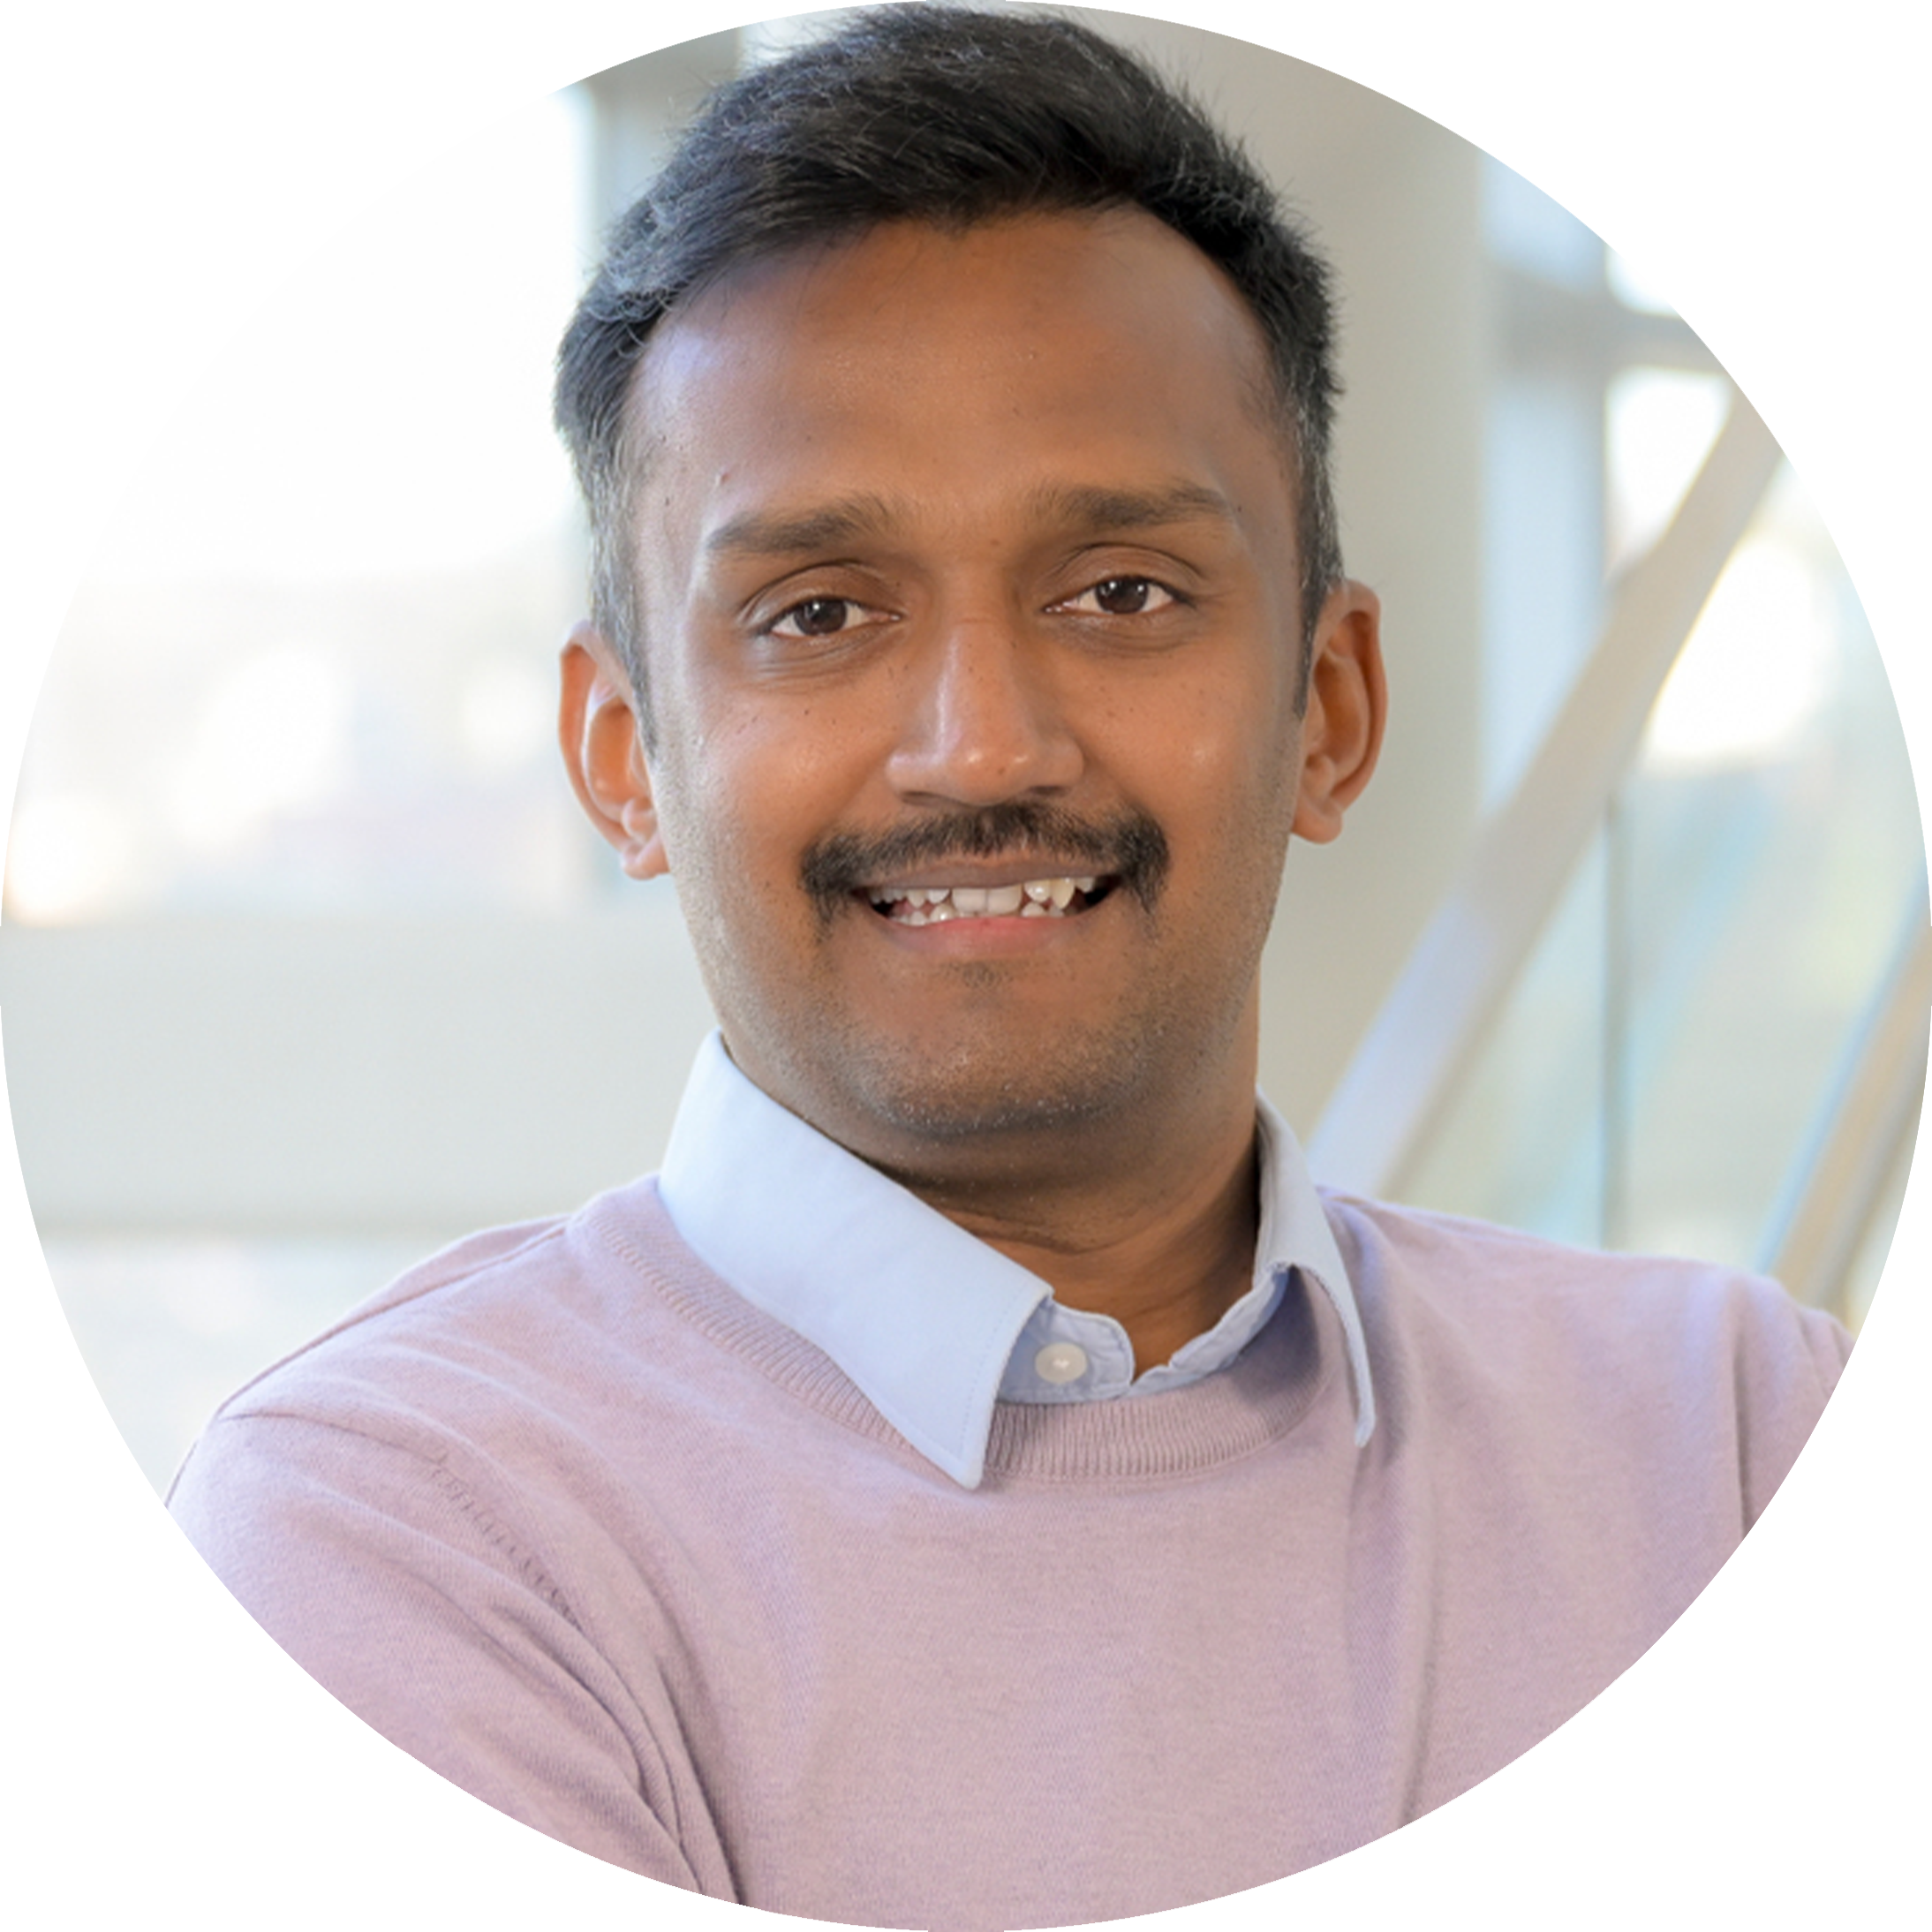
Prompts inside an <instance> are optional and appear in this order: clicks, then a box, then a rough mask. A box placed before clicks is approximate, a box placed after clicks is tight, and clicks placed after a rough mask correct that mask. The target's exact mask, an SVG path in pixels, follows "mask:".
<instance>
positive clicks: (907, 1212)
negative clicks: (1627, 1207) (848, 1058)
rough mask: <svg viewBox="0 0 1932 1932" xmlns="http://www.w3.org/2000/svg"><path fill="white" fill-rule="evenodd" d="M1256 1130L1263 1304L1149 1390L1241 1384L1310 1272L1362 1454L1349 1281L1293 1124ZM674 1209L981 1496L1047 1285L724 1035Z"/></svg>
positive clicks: (687, 1135)
mask: <svg viewBox="0 0 1932 1932" xmlns="http://www.w3.org/2000/svg"><path fill="white" fill-rule="evenodd" d="M1257 1127H1258V1132H1259V1137H1260V1145H1261V1151H1262V1160H1261V1225H1260V1231H1259V1235H1258V1239H1257V1243H1256V1250H1255V1275H1254V1286H1253V1287H1252V1288H1251V1289H1250V1290H1249V1293H1248V1294H1246V1295H1244V1296H1243V1297H1242V1298H1241V1300H1240V1301H1239V1302H1236V1303H1235V1305H1234V1307H1233V1308H1231V1309H1229V1310H1228V1311H1227V1313H1226V1316H1224V1317H1223V1318H1222V1320H1221V1321H1220V1322H1219V1323H1218V1324H1216V1326H1215V1328H1214V1329H1213V1330H1211V1331H1210V1332H1209V1333H1208V1334H1207V1335H1204V1336H1200V1337H1196V1340H1194V1341H1192V1342H1190V1343H1189V1344H1188V1346H1187V1347H1186V1348H1184V1349H1182V1350H1181V1351H1179V1352H1178V1353H1177V1354H1176V1355H1175V1357H1174V1368H1173V1370H1171V1371H1166V1370H1152V1371H1150V1373H1149V1374H1147V1375H1144V1376H1143V1377H1141V1378H1140V1381H1139V1382H1138V1383H1136V1384H1135V1385H1133V1386H1134V1387H1135V1388H1136V1389H1139V1388H1143V1386H1144V1387H1148V1388H1156V1389H1158V1388H1159V1387H1163V1386H1166V1387H1174V1386H1178V1385H1182V1384H1184V1383H1186V1382H1188V1381H1190V1380H1194V1379H1196V1378H1198V1377H1199V1376H1201V1375H1204V1374H1207V1373H1211V1372H1213V1371H1215V1370H1219V1369H1220V1368H1222V1367H1225V1366H1226V1363H1227V1362H1229V1361H1231V1360H1232V1359H1234V1356H1235V1355H1239V1354H1240V1353H1241V1349H1242V1347H1245V1345H1246V1344H1247V1342H1248V1341H1249V1340H1251V1339H1252V1336H1253V1335H1254V1333H1255V1332H1257V1330H1259V1329H1260V1328H1261V1327H1262V1326H1263V1325H1264V1324H1265V1323H1266V1321H1267V1319H1268V1317H1269V1316H1270V1315H1271V1314H1272V1312H1273V1310H1274V1309H1275V1306H1276V1305H1277V1303H1278V1302H1279V1300H1280V1298H1281V1296H1282V1294H1283V1293H1284V1292H1285V1290H1286V1287H1287V1283H1288V1280H1289V1278H1290V1275H1291V1273H1292V1272H1295V1271H1299V1272H1300V1273H1301V1275H1302V1278H1303V1279H1304V1280H1306V1281H1308V1282H1309V1283H1311V1284H1312V1285H1313V1286H1314V1287H1316V1288H1317V1289H1318V1290H1319V1291H1320V1293H1321V1294H1323V1295H1324V1297H1325V1298H1326V1299H1327V1301H1328V1302H1330V1304H1331V1305H1332V1307H1333V1309H1334V1311H1335V1314H1336V1316H1337V1317H1338V1319H1339V1320H1340V1324H1341V1329H1342V1333H1343V1336H1344V1339H1345V1341H1346V1345H1347V1355H1348V1362H1349V1369H1350V1372H1351V1375H1352V1377H1353V1380H1354V1385H1355V1441H1356V1444H1357V1445H1358V1446H1359V1445H1362V1444H1365V1443H1366V1442H1367V1441H1368V1440H1369V1438H1370V1433H1371V1432H1372V1430H1374V1427H1375V1394H1374V1390H1373V1388H1372V1386H1371V1384H1370V1375H1369V1361H1368V1350H1367V1347H1366V1344H1365V1342H1364V1340H1363V1336H1362V1317H1361V1315H1360V1312H1359V1310H1358V1309H1357V1308H1356V1305H1355V1292H1354V1289H1353V1287H1352V1286H1351V1285H1350V1282H1349V1279H1348V1271H1347V1268H1346V1267H1345V1266H1344V1264H1343V1262H1342V1258H1341V1253H1340V1249H1339V1248H1338V1247H1337V1246H1336V1244H1335V1239H1334V1236H1333V1234H1332V1233H1331V1232H1330V1230H1329V1226H1328V1219H1327V1217H1326V1215H1325V1214H1324V1211H1323V1209H1322V1204H1321V1199H1320V1196H1318V1195H1317V1193H1316V1191H1315V1188H1314V1185H1313V1183H1312V1181H1310V1180H1309V1174H1308V1168H1307V1164H1306V1163H1305V1161H1304V1160H1303V1159H1302V1151H1301V1149H1300V1147H1299V1146H1298V1145H1297V1144H1296V1143H1295V1139H1294V1135H1293V1134H1292V1133H1291V1132H1290V1131H1289V1129H1288V1127H1287V1122H1286V1121H1283V1120H1282V1119H1281V1117H1280V1115H1279V1113H1276V1112H1275V1110H1274V1109H1273V1108H1272V1106H1269V1105H1268V1103H1267V1101H1266V1100H1265V1099H1261V1098H1258V1097H1257ZM658 1191H659V1195H660V1198H661V1199H662V1201H663V1204H664V1207H665V1209H666V1211H668V1214H669V1216H670V1218H671V1221H672V1224H673V1226H675V1228H676V1229H677V1232H678V1234H679V1235H680V1236H681V1237H682V1238H683V1241H685V1242H686V1244H687V1245H688V1246H689V1247H690V1248H691V1250H692V1251H693V1253H695V1254H696V1255H697V1256H698V1259H699V1260H701V1261H702V1262H704V1263H705V1264H706V1266H707V1267H708V1268H709V1269H711V1271H712V1272H713V1273H714V1274H716V1275H718V1276H719V1277H720V1278H721V1279H723V1280H724V1281H725V1282H727V1283H728V1284H729V1286H730V1287H732V1288H734V1289H736V1292H737V1293H738V1294H741V1295H743V1298H744V1299H745V1300H746V1301H748V1302H751V1304H752V1305H753V1306H754V1307H756V1308H758V1309H763V1310H764V1311H765V1313H766V1314H767V1315H770V1316H771V1317H774V1319H775V1320H777V1321H779V1322H781V1323H782V1324H784V1325H785V1326H786V1327H788V1328H789V1329H790V1330H792V1331H793V1332H795V1333H796V1334H799V1335H802V1336H804V1338H805V1340H808V1341H810V1342H811V1343H812V1344H814V1345H815V1346H816V1347H819V1348H820V1349H822V1350H823V1351H824V1352H825V1354H826V1355H829V1356H830V1357H831V1358H832V1360H833V1361H834V1362H836V1363H837V1364H838V1366H839V1368H840V1369H841V1370H842V1371H843V1372H844V1373H845V1375H846V1376H847V1377H849V1378H850V1380H851V1381H852V1382H853V1383H854V1384H855V1385H857V1387H858V1388H859V1390H860V1391H861V1392H863V1393H864V1396H865V1397H866V1399H867V1400H869V1401H870V1402H871V1403H872V1405H873V1407H876V1408H877V1409H878V1410H879V1413H880V1414H881V1415H883V1416H884V1417H885V1418H886V1420H887V1422H889V1423H891V1424H892V1426H893V1427H894V1429H895V1430H898V1431H899V1433H900V1434H901V1435H902V1436H903V1437H904V1438H906V1440H907V1441H908V1442H909V1443H910V1444H911V1445H912V1446H913V1447H914V1448H916V1449H917V1450H918V1451H919V1453H921V1454H922V1455H924V1456H925V1457H926V1458H927V1459H928V1460H930V1461H932V1463H934V1464H935V1465H937V1467H938V1468H940V1469H942V1470H944V1471H945V1473H946V1474H947V1475H949V1476H951V1477H952V1478H953V1479H954V1480H955V1482H958V1483H961V1484H962V1485H963V1486H964V1487H966V1488H968V1489H974V1488H977V1486H978V1484H979V1482H980V1479H981V1475H982V1473H983V1471H984V1468H985V1459H986V1448H987V1441H988V1438H989V1435H990V1433H991V1431H992V1423H993V1415H994V1407H995V1404H996V1403H997V1401H998V1400H999V1398H1000V1394H1001V1392H1002V1386H1003V1385H1006V1386H1007V1387H1008V1388H1010V1387H1011V1386H1012V1385H1013V1383H1014V1381H1015V1374H1014V1367H1015V1351H1016V1350H1017V1351H1019V1352H1020V1353H1022V1354H1026V1353H1027V1352H1028V1351H1029V1350H1030V1349H1031V1348H1033V1347H1037V1346H1038V1342H1039V1338H1040V1337H1041V1336H1042V1335H1043V1334H1045V1333H1047V1332H1049V1331H1050V1330H1051V1327H1052V1324H1053V1321H1054V1319H1055V1316H1056V1311H1059V1304H1058V1303H1056V1302H1053V1299H1052V1296H1053V1291H1052V1289H1051V1287H1049V1286H1048V1284H1047V1283H1046V1282H1045V1281H1044V1280H1042V1279H1041V1278H1040V1277H1039V1276H1038V1275H1036V1274H1034V1273H1032V1272H1030V1271H1029V1270H1028V1269H1025V1268H1023V1267H1021V1266H1020V1264H1018V1263H1017V1262H1015V1261H1012V1260H1010V1259H1008V1257H1006V1256H1005V1255H1002V1254H1001V1253H1000V1251H999V1250H998V1249H994V1248H992V1247H989V1246H988V1245H987V1244H986V1243H985V1242H984V1241H979V1240H977V1239H976V1238H975V1237H974V1236H973V1235H971V1234H968V1233H967V1232H966V1231H965V1230H964V1229H963V1228H962V1227H960V1226H957V1225H956V1224H955V1223H954V1222H952V1221H950V1220H948V1219H947V1218H946V1217H945V1216H944V1215H942V1214H940V1213H939V1212H937V1211H935V1210H933V1209H932V1208H930V1207H928V1206H927V1205H926V1204H925V1203H924V1202H923V1201H921V1200H920V1199H919V1198H918V1197H917V1196H916V1195H914V1194H912V1193H911V1192H910V1191H909V1190H908V1189H905V1188H902V1187H901V1186H900V1185H899V1184H898V1183H897V1182H896V1181H892V1180H890V1179H888V1178H887V1176H886V1175H885V1174H881V1173H879V1170H878V1169H877V1168H876V1167H872V1166H869V1165H868V1164H867V1163H866V1162H864V1161H863V1160H861V1159H859V1158H858V1157H857V1155H855V1154H852V1153H850V1152H849V1151H847V1150H846V1149H845V1148H843V1147H841V1146H840V1145H839V1144H838V1143H836V1142H835V1141H832V1140H829V1139H827V1138H826V1136H824V1135H823V1134H820V1133H819V1131H818V1130H817V1129H816V1128H813V1127H811V1126H810V1125H808V1124H807V1123H806V1122H805V1121H802V1120H800V1119H799V1118H798V1116H797V1115H796V1114H795V1113H790V1112H789V1111H788V1110H787V1109H786V1108H784V1107H782V1106H780V1105H779V1104H778V1103H777V1102H776V1101H775V1100H774V1099H772V1098H770V1096H769V1095H767V1094H766V1093H765V1092H764V1091H762V1090H761V1089H760V1088H759V1087H758V1086H757V1085H755V1084H754V1083H752V1082H751V1080H749V1079H748V1078H746V1076H745V1075H743V1073H741V1072H740V1071H739V1070H738V1068H737V1067H736V1065H735V1064H734V1063H733V1062H732V1060H731V1058H730V1055H729V1054H728V1053H726V1051H725V1048H724V1042H723V1040H722V1038H721V1037H720V1036H719V1035H718V1034H717V1033H716V1032H713V1034H712V1035H711V1037H710V1038H708V1039H707V1040H706V1042H705V1044H704V1045H703V1046H702V1047H701V1048H700V1049H699V1052H698V1060H697V1064H696V1065H695V1067H694V1068H692V1071H691V1080H690V1082H689V1083H688V1084H687V1086H686V1088H685V1091H684V1096H683V1101H682V1102H681V1104H680V1106H679V1108H678V1113H677V1120H676V1122H675V1126H674V1128H673V1129H672V1133H671V1139H670V1144H669V1146H668V1149H667V1151H666V1154H665V1159H664V1166H663V1169H662V1172H661V1173H660V1175H659V1179H658ZM1059 1312H1062V1313H1064V1314H1065V1315H1068V1316H1074V1318H1075V1320H1077V1321H1082V1322H1091V1321H1095V1320H1101V1319H1104V1318H1102V1317H1086V1316H1076V1315H1075V1312H1074V1311H1071V1310H1068V1311H1059ZM1109 1325H1112V1324H1109ZM1029 1359H1030V1357H1029Z"/></svg>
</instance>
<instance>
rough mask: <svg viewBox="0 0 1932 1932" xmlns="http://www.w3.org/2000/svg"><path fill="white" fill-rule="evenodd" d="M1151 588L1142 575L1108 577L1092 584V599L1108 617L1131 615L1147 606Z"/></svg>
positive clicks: (1151, 592)
mask: <svg viewBox="0 0 1932 1932" xmlns="http://www.w3.org/2000/svg"><path fill="white" fill-rule="evenodd" d="M1153 589H1154V586H1153V585H1151V584H1150V583H1149V582H1148V581H1147V579H1146V578H1145V577H1109V578H1108V579H1107V580H1106V583H1104V584H1096V585H1094V586H1093V600H1094V602H1095V603H1097V604H1098V605H1099V607H1100V608H1101V609H1102V610H1104V611H1106V613H1107V615H1109V616H1110V617H1131V616H1133V615H1134V614H1135V613H1136V611H1142V610H1145V609H1146V608H1147V600H1148V599H1149V598H1150V597H1151V595H1152V594H1153Z"/></svg>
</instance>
